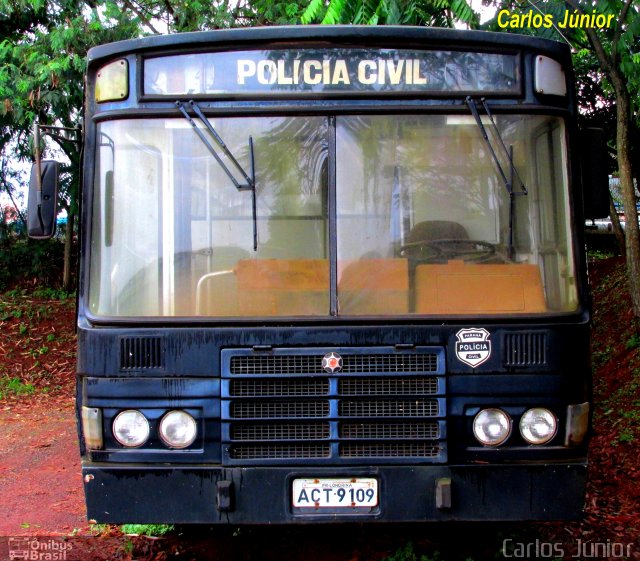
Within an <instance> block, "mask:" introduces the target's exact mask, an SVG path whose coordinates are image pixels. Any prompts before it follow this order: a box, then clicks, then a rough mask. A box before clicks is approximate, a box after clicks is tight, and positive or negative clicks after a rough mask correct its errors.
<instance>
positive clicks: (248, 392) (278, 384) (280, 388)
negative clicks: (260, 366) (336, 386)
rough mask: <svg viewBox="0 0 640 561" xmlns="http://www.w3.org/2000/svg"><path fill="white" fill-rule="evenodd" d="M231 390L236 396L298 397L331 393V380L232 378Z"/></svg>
mask: <svg viewBox="0 0 640 561" xmlns="http://www.w3.org/2000/svg"><path fill="white" fill-rule="evenodd" d="M229 388H230V389H229V392H230V394H231V395H232V396H234V397H277V396H281V397H290V396H291V397H294V396H295V397H298V396H316V395H318V396H320V395H327V394H328V393H329V380H327V379H318V378H309V379H294V380H291V379H284V378H275V379H271V380H268V379H267V380H265V379H261V378H259V379H257V380H231V384H230V386H229Z"/></svg>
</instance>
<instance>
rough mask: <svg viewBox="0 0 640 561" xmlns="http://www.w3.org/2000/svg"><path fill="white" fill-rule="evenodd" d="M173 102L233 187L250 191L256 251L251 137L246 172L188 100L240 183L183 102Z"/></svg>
mask: <svg viewBox="0 0 640 561" xmlns="http://www.w3.org/2000/svg"><path fill="white" fill-rule="evenodd" d="M175 104H176V107H177V108H178V109H179V110H180V112H181V113H182V115H183V116H184V118H185V119H186V120H187V121H188V122H189V124H190V125H191V126H192V127H193V130H194V131H195V133H196V134H197V135H198V138H200V140H201V141H202V143H203V144H204V145H205V147H206V148H207V150H209V152H210V153H211V155H212V156H213V157H214V158H215V160H216V162H218V164H219V165H220V167H221V168H222V171H224V172H225V174H226V175H227V177H228V178H229V179H230V180H231V183H233V185H234V187H235V188H236V189H237V190H238V191H251V195H252V201H251V207H252V213H253V251H257V250H258V217H257V205H256V178H255V170H254V164H255V160H254V155H253V138H252V137H251V136H249V158H250V163H251V170H250V172H249V173H247V172H246V171H245V170H244V168H243V167H242V166H241V165H240V162H238V160H236V158H235V156H234V155H233V154H232V153H231V150H229V148H228V147H227V145H226V144H225V143H224V141H223V140H222V138H221V137H220V135H219V134H218V132H217V131H216V129H214V128H213V125H212V124H211V122H210V121H209V119H207V117H206V115H205V114H204V113H203V112H202V109H200V107H199V106H198V104H197V103H196V102H195V101H194V100H191V101H189V107H190V108H191V109H192V110H193V112H194V113H195V114H196V117H198V119H200V122H201V123H202V124H203V125H204V126H205V128H206V129H207V131H208V132H209V134H210V135H211V137H212V138H213V140H215V142H216V144H217V145H218V147H219V148H220V150H222V152H223V153H224V155H225V156H226V157H227V158H228V159H229V161H230V162H231V163H232V164H233V167H235V168H236V170H237V171H238V172H240V175H241V176H242V178H243V179H244V181H245V183H240V182H239V181H238V180H237V178H236V176H235V175H234V174H233V173H232V172H231V170H230V169H229V167H228V166H227V164H226V163H225V162H224V160H223V159H222V158H221V157H220V155H219V154H218V151H217V150H216V149H215V148H214V147H213V145H212V144H211V142H209V139H208V138H207V136H206V135H205V134H204V132H203V131H202V129H201V128H199V127H198V125H197V124H196V122H195V121H194V120H193V118H192V117H191V115H189V113H188V111H187V110H186V109H185V106H184V104H183V103H182V102H181V101H176V103H175Z"/></svg>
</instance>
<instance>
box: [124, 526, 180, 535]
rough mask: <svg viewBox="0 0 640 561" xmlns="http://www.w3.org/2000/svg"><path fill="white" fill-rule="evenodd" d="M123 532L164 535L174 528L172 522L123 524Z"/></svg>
mask: <svg viewBox="0 0 640 561" xmlns="http://www.w3.org/2000/svg"><path fill="white" fill-rule="evenodd" d="M120 530H121V531H122V533H123V534H135V535H137V536H155V537H157V536H164V535H165V534H168V533H169V532H172V531H173V530H174V526H173V525H171V524H123V525H122V526H120Z"/></svg>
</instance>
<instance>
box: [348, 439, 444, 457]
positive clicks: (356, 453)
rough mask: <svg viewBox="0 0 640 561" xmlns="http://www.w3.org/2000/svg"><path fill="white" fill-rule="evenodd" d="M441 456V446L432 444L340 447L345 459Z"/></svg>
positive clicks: (349, 444) (412, 443) (352, 445)
mask: <svg viewBox="0 0 640 561" xmlns="http://www.w3.org/2000/svg"><path fill="white" fill-rule="evenodd" d="M439 454H440V446H438V445H437V444H432V443H422V442H415V443H414V442H402V443H392V442H385V443H371V444H367V443H365V444H359V443H358V444H356V443H351V442H350V443H347V444H341V445H340V456H342V457H343V458H372V457H377V458H435V457H438V456H439Z"/></svg>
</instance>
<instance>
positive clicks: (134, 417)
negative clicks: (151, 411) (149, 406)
mask: <svg viewBox="0 0 640 561" xmlns="http://www.w3.org/2000/svg"><path fill="white" fill-rule="evenodd" d="M113 436H115V439H116V440H117V441H118V442H119V443H120V444H122V445H123V446H126V447H127V448H135V447H137V446H142V445H143V444H144V443H145V442H146V441H147V439H148V438H149V421H147V418H146V417H145V416H144V415H143V414H142V413H140V411H135V410H133V409H129V410H127V411H122V413H119V414H118V416H117V417H116V418H115V419H114V420H113Z"/></svg>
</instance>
